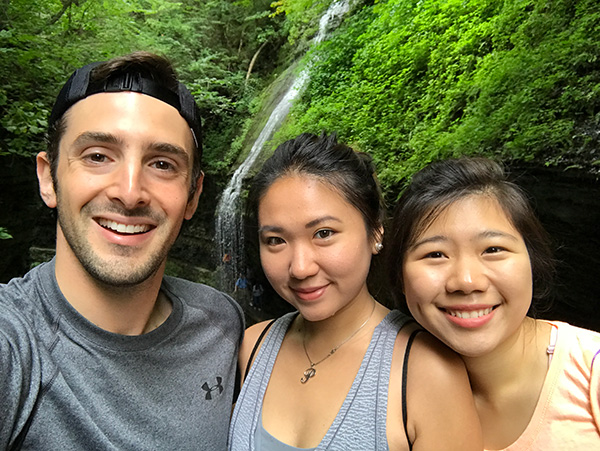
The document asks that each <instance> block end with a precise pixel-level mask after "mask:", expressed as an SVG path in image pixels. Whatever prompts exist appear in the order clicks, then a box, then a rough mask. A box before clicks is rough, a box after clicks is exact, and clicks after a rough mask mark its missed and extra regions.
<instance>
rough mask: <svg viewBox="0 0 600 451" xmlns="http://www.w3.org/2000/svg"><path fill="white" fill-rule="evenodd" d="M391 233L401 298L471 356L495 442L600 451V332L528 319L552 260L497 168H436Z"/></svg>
mask: <svg viewBox="0 0 600 451" xmlns="http://www.w3.org/2000/svg"><path fill="white" fill-rule="evenodd" d="M386 237H387V238H388V240H387V243H386V248H387V250H388V251H390V255H389V256H388V264H389V267H388V270H389V274H390V279H391V282H392V284H393V286H394V293H395V295H396V296H397V299H398V300H399V301H400V302H401V303H403V304H404V306H406V307H408V309H409V310H410V312H411V314H412V316H413V317H414V318H415V319H416V320H417V321H418V322H419V323H420V324H421V325H422V326H423V327H424V328H425V329H427V330H428V331H429V332H431V333H432V334H433V335H435V336H436V337H437V338H438V339H440V340H441V341H442V342H444V343H445V344H446V345H448V346H449V347H450V348H452V349H453V350H454V351H456V352H457V353H458V354H460V355H461V356H462V358H463V361H464V362H465V365H466V368H467V372H468V374H469V379H470V381H471V387H472V390H473V396H474V399H475V404H476V407H477V410H478V414H479V417H480V420H481V424H482V429H483V434H484V445H485V448H486V449H490V450H492V449H493V450H500V449H507V450H544V451H548V450H561V451H564V450H571V449H572V450H575V449H577V450H591V449H600V434H599V432H598V431H599V422H600V409H599V395H598V387H599V384H600V376H599V373H600V369H599V368H598V365H600V363H598V359H596V356H597V353H598V351H599V350H600V334H597V333H595V332H592V331H588V330H584V329H579V328H576V327H574V326H571V325H569V324H566V323H561V322H555V321H542V320H537V319H534V318H532V317H531V316H527V315H528V313H529V314H530V315H531V314H532V313H533V311H534V310H533V309H534V307H535V306H536V305H537V304H538V303H539V301H540V300H542V299H543V298H544V296H545V295H546V294H547V292H548V288H549V282H550V281H551V279H552V275H553V271H554V268H553V263H552V256H551V252H550V247H549V244H548V243H549V241H548V239H547V235H546V233H545V231H544V229H543V228H542V226H541V224H540V223H539V221H538V220H537V219H536V217H535V215H534V213H533V211H532V209H531V206H530V204H529V202H528V199H527V197H526V195H525V194H524V193H523V192H522V191H521V190H520V189H519V188H518V187H517V186H516V185H514V184H512V183H510V182H508V181H507V178H506V175H505V173H504V171H503V170H502V168H501V167H500V166H499V165H498V164H496V163H494V162H492V161H491V160H488V159H483V158H461V159H454V160H446V161H441V162H437V163H433V164H431V165H430V166H429V167H427V168H425V169H424V170H422V171H421V172H420V173H418V174H417V175H415V176H414V178H413V180H412V182H411V184H410V186H409V187H408V188H407V189H406V191H405V192H404V193H403V195H402V197H401V198H400V200H399V203H398V205H397V208H396V212H395V215H394V221H393V225H392V227H391V230H388V232H387V235H386Z"/></svg>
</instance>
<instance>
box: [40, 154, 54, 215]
mask: <svg viewBox="0 0 600 451" xmlns="http://www.w3.org/2000/svg"><path fill="white" fill-rule="evenodd" d="M35 161H36V163H37V178H38V182H39V184H40V195H41V196H42V200H43V201H44V203H45V204H46V205H47V206H48V207H50V208H56V192H55V190H54V183H53V182H52V174H51V171H50V161H49V160H48V154H46V152H40V153H38V154H37V157H36V159H35Z"/></svg>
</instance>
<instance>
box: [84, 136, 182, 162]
mask: <svg viewBox="0 0 600 451" xmlns="http://www.w3.org/2000/svg"><path fill="white" fill-rule="evenodd" d="M93 142H100V143H106V144H116V145H119V144H122V143H123V140H122V139H120V138H119V137H118V136H115V135H113V134H112V133H106V132H93V131H90V132H83V133H82V134H81V135H79V136H78V137H77V138H76V139H75V141H74V142H73V144H74V145H75V146H82V145H85V144H89V143H93ZM148 147H149V149H151V150H153V151H154V152H160V153H165V154H171V155H173V156H176V157H179V158H181V159H182V160H184V161H185V162H186V163H189V161H190V154H189V152H187V151H186V150H185V149H184V148H183V147H181V146H178V145H176V144H171V143H165V142H152V143H150V145H149V146H148Z"/></svg>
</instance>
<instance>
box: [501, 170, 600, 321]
mask: <svg viewBox="0 0 600 451" xmlns="http://www.w3.org/2000/svg"><path fill="white" fill-rule="evenodd" d="M512 172H513V174H515V175H517V177H516V182H517V183H518V184H519V185H520V186H522V187H523V188H524V189H525V190H526V191H527V192H528V193H529V194H530V196H531V198H532V201H533V204H534V206H535V209H536V212H537V214H538V216H539V218H540V220H541V221H542V223H543V224H544V227H546V230H548V232H549V233H550V235H551V236H552V239H553V245H554V248H555V257H556V259H557V260H558V265H557V277H556V281H555V287H554V299H553V303H552V306H551V308H550V310H549V311H547V312H545V313H541V314H540V315H539V317H541V318H547V319H556V320H561V321H566V322H569V323H572V324H575V325H578V326H581V327H585V328H588V329H593V330H597V331H600V180H598V178H597V177H594V176H589V175H587V174H581V173H579V174H578V173H576V172H571V171H566V172H565V171H557V170H553V169H545V168H541V169H540V168H527V169H525V170H522V169H513V171H512Z"/></svg>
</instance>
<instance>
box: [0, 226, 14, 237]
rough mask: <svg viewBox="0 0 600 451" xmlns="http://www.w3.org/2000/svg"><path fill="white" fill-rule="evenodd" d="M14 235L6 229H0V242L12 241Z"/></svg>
mask: <svg viewBox="0 0 600 451" xmlns="http://www.w3.org/2000/svg"><path fill="white" fill-rule="evenodd" d="M11 238H12V235H11V234H10V233H8V230H6V229H5V228H4V227H0V240H10V239H11Z"/></svg>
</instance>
